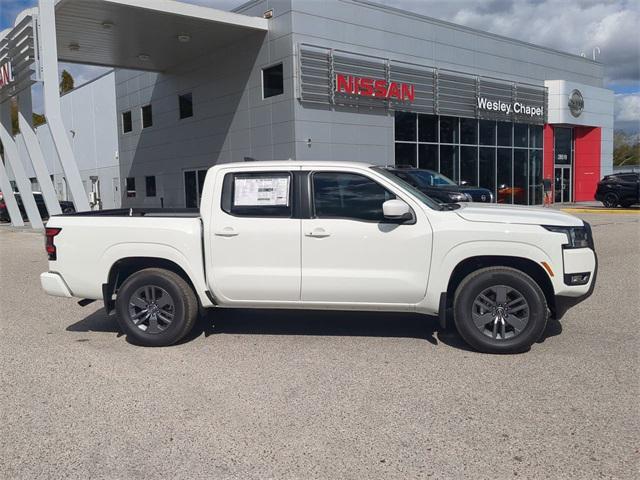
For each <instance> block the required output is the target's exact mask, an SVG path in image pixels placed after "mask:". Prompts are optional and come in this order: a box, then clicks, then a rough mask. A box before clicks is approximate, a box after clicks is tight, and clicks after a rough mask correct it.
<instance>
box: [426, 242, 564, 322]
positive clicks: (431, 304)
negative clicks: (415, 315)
mask: <svg viewBox="0 0 640 480" xmlns="http://www.w3.org/2000/svg"><path fill="white" fill-rule="evenodd" d="M486 256H502V257H515V258H524V259H527V260H531V261H532V262H535V263H536V264H538V265H541V263H540V262H547V264H549V265H558V261H557V259H553V258H551V257H549V255H548V254H547V253H546V252H545V251H544V250H543V249H542V248H540V247H538V246H536V245H532V244H527V243H521V242H510V241H469V242H463V243H459V244H457V245H455V246H453V247H452V248H451V249H449V250H448V251H447V252H445V253H444V254H443V255H441V256H437V255H434V257H433V258H434V259H435V258H440V261H439V262H434V263H433V264H432V266H431V272H430V275H429V288H428V290H427V297H426V298H425V302H424V304H423V305H421V306H420V309H421V310H423V311H425V313H431V314H435V313H437V312H438V309H439V308H440V307H439V304H440V295H441V294H442V292H446V291H447V287H448V284H449V279H450V278H451V275H452V274H453V271H454V270H455V268H456V267H457V266H458V265H459V264H460V263H461V262H463V261H465V260H468V259H470V258H473V257H486ZM561 261H562V260H561V259H560V262H561ZM541 266H542V265H541ZM558 272H559V273H561V272H562V263H560V264H559V268H558ZM556 278H558V277H552V278H550V280H551V282H552V284H554V288H555V283H554V280H556Z"/></svg>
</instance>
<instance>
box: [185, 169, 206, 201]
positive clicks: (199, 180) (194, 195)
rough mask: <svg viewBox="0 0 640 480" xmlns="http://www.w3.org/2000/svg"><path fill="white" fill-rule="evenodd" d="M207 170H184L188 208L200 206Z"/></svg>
mask: <svg viewBox="0 0 640 480" xmlns="http://www.w3.org/2000/svg"><path fill="white" fill-rule="evenodd" d="M206 176H207V170H205V169H202V170H187V171H186V172H184V198H185V206H186V207H187V208H198V207H199V206H200V199H201V198H202V189H203V187H204V179H205V177H206Z"/></svg>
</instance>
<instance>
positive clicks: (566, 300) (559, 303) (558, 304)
mask: <svg viewBox="0 0 640 480" xmlns="http://www.w3.org/2000/svg"><path fill="white" fill-rule="evenodd" d="M593 256H594V259H595V267H594V269H593V275H592V276H591V284H590V285H589V289H588V290H587V292H586V293H584V294H582V295H579V296H577V297H573V296H572V297H570V296H567V295H556V296H555V307H554V310H553V315H554V317H555V318H556V319H557V320H560V319H561V318H562V317H563V316H564V314H565V313H567V310H569V309H570V308H572V307H575V306H576V305H577V304H579V303H581V302H584V301H585V300H586V299H587V298H589V297H590V296H591V294H592V293H593V290H594V289H595V288H596V280H597V278H598V255H597V254H596V252H595V251H593Z"/></svg>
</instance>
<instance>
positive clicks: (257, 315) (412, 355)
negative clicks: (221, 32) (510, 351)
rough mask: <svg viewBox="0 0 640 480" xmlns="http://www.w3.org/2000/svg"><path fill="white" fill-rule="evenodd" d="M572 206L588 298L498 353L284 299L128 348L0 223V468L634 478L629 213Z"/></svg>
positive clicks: (186, 474)
mask: <svg viewBox="0 0 640 480" xmlns="http://www.w3.org/2000/svg"><path fill="white" fill-rule="evenodd" d="M581 216H583V218H585V219H587V220H588V221H590V222H591V223H592V225H593V226H594V228H593V231H594V235H595V241H596V248H597V251H598V255H599V260H600V271H599V275H598V285H597V288H596V290H595V292H594V294H593V296H592V297H591V298H590V299H589V300H588V301H586V302H584V303H582V304H580V305H578V306H577V307H575V308H574V309H573V310H570V311H569V312H568V314H567V315H566V316H565V317H564V318H563V320H562V321H561V322H560V323H558V322H552V323H550V324H549V326H548V328H547V331H546V333H545V338H544V339H543V340H542V341H541V342H540V343H538V344H536V345H534V346H533V348H532V349H531V350H530V351H529V352H527V353H524V354H520V355H508V356H498V355H483V354H479V353H475V352H473V351H470V350H469V349H467V348H466V347H465V345H464V344H463V342H462V341H461V340H460V338H459V336H458V335H457V334H456V333H455V331H451V330H449V331H445V332H440V331H439V329H438V326H437V320H436V319H433V318H425V317H420V316H417V315H406V314H402V315H397V314H371V313H335V312H333V313H332V312H300V311H296V312H286V311H259V312H251V311H246V310H236V311H220V312H216V313H215V315H213V316H211V317H209V318H208V319H202V320H201V321H200V322H199V324H198V326H197V328H196V330H195V331H194V333H193V334H192V335H191V336H190V337H189V338H188V339H187V341H185V342H183V343H181V344H179V345H176V346H173V347H168V348H157V349H151V348H141V347H136V346H134V345H131V344H129V343H128V342H127V341H126V340H125V337H123V336H121V334H120V333H119V331H118V327H117V325H116V323H115V321H114V320H113V319H112V318H109V317H107V316H106V315H105V314H104V312H103V310H102V305H101V304H100V303H94V304H92V305H89V306H88V307H85V308H82V307H80V306H78V305H77V304H76V301H75V300H73V299H59V298H53V297H49V296H47V295H45V294H44V293H43V292H42V291H41V290H40V286H39V279H38V275H39V274H40V273H41V272H42V271H45V270H46V269H47V263H46V259H45V254H44V246H43V238H42V236H41V235H38V234H34V233H30V232H27V231H24V230H19V231H16V230H13V229H10V228H8V227H0V327H1V331H0V478H2V479H33V478H38V479H40V478H41V479H56V478H78V479H87V478H93V479H96V478H108V479H138V478H154V479H156V478H172V479H173V478H179V479H183V478H184V479H200V478H208V479H231V478H238V479H254V478H255V479H268V478H274V479H305V480H306V479H315V478H317V479H335V478H340V479H377V478H379V479H393V478H398V479H414V478H447V479H451V478H453V479H458V478H469V479H485V478H486V479H506V478H535V479H544V478H548V479H554V480H555V479H574V478H575V479H593V478H614V479H624V478H638V474H639V472H640V449H639V448H640V402H639V398H640V397H639V393H640V375H639V373H640V372H639V346H640V342H639V340H640V333H639V327H640V268H639V267H640V223H639V220H640V215H638V214H629V215H608V214H602V215H592V214H584V215H581ZM87 268H91V266H90V265H88V266H87Z"/></svg>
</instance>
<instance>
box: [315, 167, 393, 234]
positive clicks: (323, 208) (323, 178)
mask: <svg viewBox="0 0 640 480" xmlns="http://www.w3.org/2000/svg"><path fill="white" fill-rule="evenodd" d="M394 198H396V197H395V195H394V194H393V193H391V192H389V191H388V190H387V189H386V188H384V187H382V186H381V185H379V184H378V183H376V182H375V181H373V180H372V179H370V178H368V177H365V176H364V175H357V174H353V173H345V172H316V173H314V174H313V208H314V214H315V216H316V217H317V218H346V219H350V220H362V221H368V222H381V221H384V215H383V213H382V204H383V203H384V202H386V201H387V200H391V199H394Z"/></svg>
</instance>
